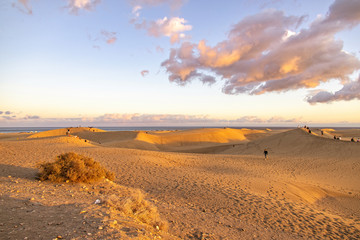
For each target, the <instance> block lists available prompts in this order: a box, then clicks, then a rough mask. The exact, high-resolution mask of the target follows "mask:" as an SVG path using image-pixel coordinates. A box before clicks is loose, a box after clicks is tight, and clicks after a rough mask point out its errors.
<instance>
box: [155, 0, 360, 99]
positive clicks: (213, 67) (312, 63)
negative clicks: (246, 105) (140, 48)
mask: <svg viewBox="0 0 360 240" xmlns="http://www.w3.org/2000/svg"><path fill="white" fill-rule="evenodd" d="M359 9H360V1H353V0H336V1H335V2H334V4H332V5H331V6H330V8H329V11H328V14H327V15H326V16H325V17H322V18H318V19H316V20H315V21H314V22H312V23H311V25H310V26H309V27H308V28H307V29H301V30H300V31H296V30H297V29H298V27H299V26H300V24H302V22H303V21H304V19H305V16H300V17H296V16H285V15H284V13H283V12H282V11H277V10H266V11H263V12H261V13H259V14H256V15H253V16H248V17H246V18H244V19H243V20H242V21H240V22H239V23H237V24H235V25H234V26H233V28H232V29H231V31H230V33H229V35H228V38H227V39H226V40H224V41H222V42H220V43H218V44H216V45H215V46H213V47H211V46H208V45H207V43H206V41H205V40H202V41H200V42H199V43H197V44H194V43H189V42H184V43H182V45H181V46H180V47H179V48H174V49H172V50H171V52H170V55H169V58H168V59H167V60H165V61H164V62H163V63H162V66H163V67H165V68H166V71H167V72H168V74H169V80H170V81H171V82H176V83H178V84H180V85H185V84H187V83H188V82H191V81H193V80H195V79H197V80H200V81H202V82H207V83H214V82H215V81H216V78H214V77H213V76H214V75H215V76H217V77H218V78H219V79H222V80H225V83H224V86H223V92H224V93H226V94H242V93H246V94H263V93H266V92H273V91H277V92H283V91H288V90H291V89H299V88H315V87H317V86H318V85H319V84H320V83H322V82H327V81H329V80H331V79H339V80H341V82H342V83H343V84H346V83H348V82H349V81H350V79H349V77H348V76H349V75H350V74H352V73H353V72H354V71H355V70H357V69H359V68H360V61H359V60H358V59H357V58H356V57H355V56H353V55H351V54H349V53H347V52H345V51H343V49H342V48H343V43H342V42H341V41H339V40H336V39H335V34H337V33H338V32H339V31H342V30H344V29H348V28H352V27H354V26H355V25H358V24H359V22H360V11H358V10H359Z"/></svg>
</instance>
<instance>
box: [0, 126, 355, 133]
mask: <svg viewBox="0 0 360 240" xmlns="http://www.w3.org/2000/svg"><path fill="white" fill-rule="evenodd" d="M92 127H94V128H99V129H102V130H105V131H174V130H190V129H196V128H224V126H206V127H204V126H170V127H169V126H149V127H101V126H100V127H96V126H92ZM59 128H64V127H0V133H15V132H26V133H29V132H33V133H34V132H44V131H48V130H53V129H59ZM229 128H235V129H241V128H249V129H258V130H261V129H267V128H270V129H273V130H276V129H278V130H280V129H293V128H296V127H293V126H282V127H281V126H280V127H279V126H276V127H274V126H267V127H266V126H265V127H259V126H229ZM313 128H333V129H337V130H340V129H355V128H358V127H323V126H322V127H313Z"/></svg>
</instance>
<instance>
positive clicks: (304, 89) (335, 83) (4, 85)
mask: <svg viewBox="0 0 360 240" xmlns="http://www.w3.org/2000/svg"><path fill="white" fill-rule="evenodd" d="M359 39H360V0H335V1H334V0H318V1H310V0H301V1H300V0H226V1H220V0H53V1H47V0H1V1H0V127H10V126H18V127H21V126H23V127H27V126H44V127H45V126H54V127H56V126H79V125H81V126H230V127H231V126H298V125H303V124H307V125H310V126H345V127H360V44H359V42H358V41H359Z"/></svg>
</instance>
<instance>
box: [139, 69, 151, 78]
mask: <svg viewBox="0 0 360 240" xmlns="http://www.w3.org/2000/svg"><path fill="white" fill-rule="evenodd" d="M140 73H141V76H143V77H146V76H147V75H148V74H149V70H142V71H141V72H140Z"/></svg>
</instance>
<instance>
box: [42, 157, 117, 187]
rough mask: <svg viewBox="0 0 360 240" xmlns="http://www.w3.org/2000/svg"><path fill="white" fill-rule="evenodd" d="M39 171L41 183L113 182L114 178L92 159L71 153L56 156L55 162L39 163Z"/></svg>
mask: <svg viewBox="0 0 360 240" xmlns="http://www.w3.org/2000/svg"><path fill="white" fill-rule="evenodd" d="M39 169H40V173H39V179H40V180H41V181H45V180H50V181H52V182H84V183H90V182H95V181H98V180H100V179H101V178H107V179H109V180H113V179H114V177H115V176H114V174H113V173H112V172H110V171H108V170H106V169H105V168H104V167H102V166H101V165H100V163H98V162H96V161H94V160H93V159H92V158H89V157H86V156H83V155H80V154H76V153H73V152H69V153H64V154H61V155H59V156H57V157H56V161H55V162H45V163H41V164H39Z"/></svg>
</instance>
